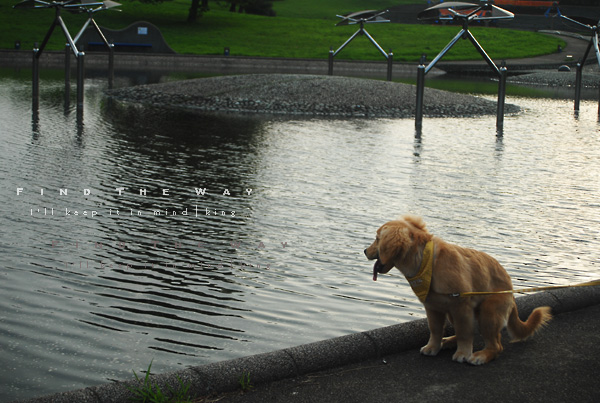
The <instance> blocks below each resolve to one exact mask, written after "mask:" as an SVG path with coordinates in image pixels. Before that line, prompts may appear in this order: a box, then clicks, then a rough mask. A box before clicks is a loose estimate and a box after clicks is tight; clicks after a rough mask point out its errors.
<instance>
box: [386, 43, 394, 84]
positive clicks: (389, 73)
mask: <svg viewBox="0 0 600 403" xmlns="http://www.w3.org/2000/svg"><path fill="white" fill-rule="evenodd" d="M387 62H388V63H387V68H388V69H387V80H388V81H392V66H393V64H392V63H393V62H394V54H393V53H392V50H391V49H390V53H388V55H387Z"/></svg>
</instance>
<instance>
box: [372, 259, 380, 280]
mask: <svg viewBox="0 0 600 403" xmlns="http://www.w3.org/2000/svg"><path fill="white" fill-rule="evenodd" d="M378 262H379V261H378V260H376V261H375V264H374V265H373V281H377V263H378Z"/></svg>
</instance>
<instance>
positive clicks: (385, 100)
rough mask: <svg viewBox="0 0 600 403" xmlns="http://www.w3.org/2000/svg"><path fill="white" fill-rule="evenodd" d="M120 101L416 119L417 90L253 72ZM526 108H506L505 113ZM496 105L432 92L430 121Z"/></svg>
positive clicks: (154, 87) (485, 111)
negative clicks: (434, 118)
mask: <svg viewBox="0 0 600 403" xmlns="http://www.w3.org/2000/svg"><path fill="white" fill-rule="evenodd" d="M108 95H109V96H110V97H112V98H114V99H117V100H120V101H123V102H127V103H135V104H142V105H153V106H163V107H164V106H166V107H181V108H191V109H196V110H202V111H214V112H243V113H265V114H290V115H309V116H324V117H328V116H336V117H365V118H376V117H386V118H391V117H393V118H410V117H413V116H414V115H415V106H416V87H415V86H413V85H408V84H401V83H394V82H387V81H378V80H369V79H359V78H349V77H336V76H316V75H293V74H252V75H238V76H219V77H210V78H201V79H194V80H184V81H174V82H168V83H161V84H151V85H141V86H135V87H128V88H121V89H116V90H111V91H109V92H108ZM519 111H520V108H519V107H517V106H515V105H509V104H506V105H505V113H506V114H510V113H517V112H519ZM496 112H497V105H496V102H495V101H490V100H487V99H483V98H479V97H475V96H471V95H464V94H456V93H451V92H447V91H440V90H435V89H430V88H426V89H425V96H424V103H423V114H424V116H427V117H465V116H481V115H495V114H496Z"/></svg>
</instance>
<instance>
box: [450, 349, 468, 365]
mask: <svg viewBox="0 0 600 403" xmlns="http://www.w3.org/2000/svg"><path fill="white" fill-rule="evenodd" d="M470 358H471V353H465V352H462V351H457V352H456V353H454V355H453V356H452V360H453V361H456V362H469V359H470Z"/></svg>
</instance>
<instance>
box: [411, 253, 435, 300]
mask: <svg viewBox="0 0 600 403" xmlns="http://www.w3.org/2000/svg"><path fill="white" fill-rule="evenodd" d="M432 273H433V241H429V242H427V245H425V249H424V250H423V260H422V261H421V268H420V269H419V273H417V275H416V276H414V277H411V278H408V277H407V278H406V279H407V280H408V284H410V286H411V288H412V289H413V291H414V293H415V294H416V295H417V297H419V300H420V301H421V302H425V300H426V299H427V295H428V294H429V286H430V285H431V275H432Z"/></svg>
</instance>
